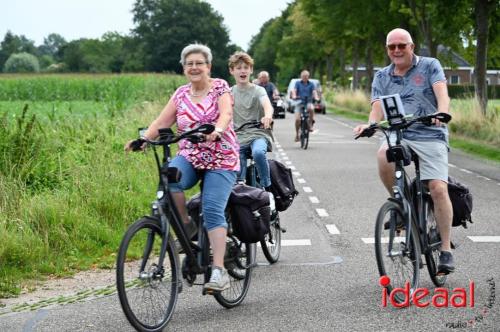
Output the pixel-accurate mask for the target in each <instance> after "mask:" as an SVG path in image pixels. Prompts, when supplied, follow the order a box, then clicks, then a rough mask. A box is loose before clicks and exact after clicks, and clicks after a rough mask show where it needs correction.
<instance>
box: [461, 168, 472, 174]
mask: <svg viewBox="0 0 500 332" xmlns="http://www.w3.org/2000/svg"><path fill="white" fill-rule="evenodd" d="M459 170H461V171H462V172H464V173H467V174H472V172H471V171H469V170H468V169H465V168H459Z"/></svg>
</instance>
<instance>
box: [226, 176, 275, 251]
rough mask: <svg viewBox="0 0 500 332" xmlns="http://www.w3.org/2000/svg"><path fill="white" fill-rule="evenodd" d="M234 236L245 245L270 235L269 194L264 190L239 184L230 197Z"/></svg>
mask: <svg viewBox="0 0 500 332" xmlns="http://www.w3.org/2000/svg"><path fill="white" fill-rule="evenodd" d="M228 206H229V210H230V213H231V224H232V228H233V234H234V235H235V236H236V237H237V238H238V239H239V240H240V241H241V242H245V243H255V242H259V241H261V240H263V239H264V236H265V235H266V234H267V233H269V222H270V219H271V208H270V207H269V194H268V193H267V192H266V191H265V190H262V189H259V188H255V187H251V186H247V185H244V184H237V185H235V186H234V187H233V191H232V192H231V195H230V196H229V203H228Z"/></svg>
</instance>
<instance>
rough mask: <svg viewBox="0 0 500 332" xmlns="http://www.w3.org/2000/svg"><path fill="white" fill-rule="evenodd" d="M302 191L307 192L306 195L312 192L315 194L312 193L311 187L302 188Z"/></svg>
mask: <svg viewBox="0 0 500 332" xmlns="http://www.w3.org/2000/svg"><path fill="white" fill-rule="evenodd" d="M302 189H303V190H304V192H306V193H312V192H313V191H312V189H311V187H302Z"/></svg>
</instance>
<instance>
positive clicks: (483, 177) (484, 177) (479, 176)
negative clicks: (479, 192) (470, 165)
mask: <svg viewBox="0 0 500 332" xmlns="http://www.w3.org/2000/svg"><path fill="white" fill-rule="evenodd" d="M476 177H478V178H480V179H483V180H486V181H491V179H490V178H487V177H486V176H482V175H476Z"/></svg>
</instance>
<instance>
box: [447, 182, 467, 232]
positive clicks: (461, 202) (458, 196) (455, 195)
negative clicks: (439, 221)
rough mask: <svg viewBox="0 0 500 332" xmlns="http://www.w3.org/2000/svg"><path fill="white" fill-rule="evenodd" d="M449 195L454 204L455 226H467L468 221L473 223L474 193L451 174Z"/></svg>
mask: <svg viewBox="0 0 500 332" xmlns="http://www.w3.org/2000/svg"><path fill="white" fill-rule="evenodd" d="M448 195H449V196H450V201H451V205H452V206H453V227H457V226H463V227H464V228H467V222H471V223H472V215H471V214H472V194H471V192H470V190H469V188H467V187H466V186H465V185H463V184H462V183H460V182H458V181H457V180H456V179H454V178H452V177H451V176H450V177H448Z"/></svg>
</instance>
